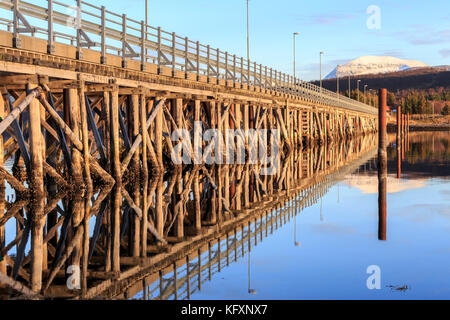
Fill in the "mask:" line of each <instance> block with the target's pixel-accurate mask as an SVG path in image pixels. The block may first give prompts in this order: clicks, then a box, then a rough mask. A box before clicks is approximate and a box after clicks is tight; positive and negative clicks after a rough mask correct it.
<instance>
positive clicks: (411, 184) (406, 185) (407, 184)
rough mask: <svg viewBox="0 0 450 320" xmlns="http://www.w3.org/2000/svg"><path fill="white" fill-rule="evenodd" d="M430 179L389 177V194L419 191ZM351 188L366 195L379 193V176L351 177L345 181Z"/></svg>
mask: <svg viewBox="0 0 450 320" xmlns="http://www.w3.org/2000/svg"><path fill="white" fill-rule="evenodd" d="M427 180H428V179H424V178H422V179H400V180H399V179H397V177H395V176H388V178H387V192H388V193H397V192H402V191H405V190H411V189H419V188H423V187H425V186H426V185H427ZM344 182H345V183H346V184H347V185H349V186H351V187H355V188H358V189H359V190H361V192H362V193H365V194H376V193H378V176H376V175H367V174H362V175H361V174H360V175H351V176H349V177H347V178H346V179H345V181H344Z"/></svg>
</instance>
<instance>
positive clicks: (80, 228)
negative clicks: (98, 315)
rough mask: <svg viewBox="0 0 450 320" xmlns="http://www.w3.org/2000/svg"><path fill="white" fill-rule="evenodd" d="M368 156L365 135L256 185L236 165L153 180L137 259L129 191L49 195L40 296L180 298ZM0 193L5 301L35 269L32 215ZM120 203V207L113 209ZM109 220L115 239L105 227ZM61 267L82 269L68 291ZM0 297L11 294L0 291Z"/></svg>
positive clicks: (252, 175)
mask: <svg viewBox="0 0 450 320" xmlns="http://www.w3.org/2000/svg"><path fill="white" fill-rule="evenodd" d="M375 148H376V139H375V137H374V136H370V135H367V136H362V137H359V138H355V139H353V140H350V141H348V142H345V143H344V142H342V143H333V144H329V145H322V146H317V147H314V148H312V149H308V150H306V151H301V152H300V151H299V152H293V153H290V154H288V155H286V156H285V157H284V158H283V159H282V161H281V163H280V170H278V172H277V174H276V175H273V176H260V175H259V174H258V172H259V170H260V166H258V165H237V166H220V167H217V166H213V167H210V168H206V167H194V166H193V167H186V168H184V170H180V171H175V172H172V173H170V174H167V175H166V176H164V177H162V176H161V177H154V178H152V179H151V180H150V182H149V188H148V210H149V215H148V221H147V223H148V225H147V227H148V228H147V230H146V231H148V235H147V239H146V243H145V244H146V255H145V256H142V255H141V254H140V252H141V250H142V246H143V243H142V241H141V240H142V233H141V231H142V229H137V228H135V219H137V218H139V212H140V208H139V205H138V204H136V203H135V202H134V201H133V199H131V198H130V197H129V196H127V193H128V192H127V190H130V185H129V186H128V187H127V188H125V187H124V188H122V190H121V189H116V190H115V191H114V192H111V190H109V189H106V188H103V189H102V187H101V186H100V187H98V188H97V190H96V191H95V192H94V194H95V197H93V198H92V199H91V201H89V200H86V199H83V198H80V197H76V196H74V195H71V196H70V197H69V196H68V195H67V194H65V193H64V192H60V193H57V194H56V195H53V196H52V197H50V196H49V197H48V198H46V199H45V202H46V207H45V209H44V211H45V214H46V215H47V219H48V221H50V222H52V220H51V219H54V220H53V222H52V223H49V222H48V223H47V226H46V229H45V230H46V232H45V234H44V239H43V242H42V245H43V247H44V252H45V255H44V257H43V266H44V272H43V287H44V295H45V297H48V298H49V297H68V298H69V297H71V298H77V297H78V298H95V297H100V296H105V297H132V296H134V295H135V293H137V292H139V291H141V290H142V288H143V287H144V282H145V284H152V286H151V287H152V297H159V298H162V299H167V298H171V297H173V298H177V299H180V298H189V297H190V295H191V294H192V293H194V292H195V290H200V288H201V284H202V282H203V281H206V280H207V279H210V278H211V277H212V276H213V275H214V274H215V273H217V272H220V270H221V269H222V268H223V267H225V266H227V265H229V264H230V263H231V262H233V261H235V260H238V259H239V258H241V257H243V256H244V255H245V254H246V253H247V252H248V251H249V250H250V248H251V246H254V245H257V244H258V242H261V241H262V240H263V239H264V238H265V237H267V236H268V235H269V234H271V233H272V232H274V230H277V229H278V228H279V227H280V226H281V225H283V224H285V223H286V221H287V220H290V219H291V218H292V217H293V216H294V215H295V214H296V213H297V212H298V211H299V210H301V209H302V208H304V207H307V206H310V205H312V204H314V203H315V202H316V201H317V200H318V199H320V197H321V196H322V195H323V194H324V193H326V192H327V190H328V189H329V188H330V186H331V185H332V184H333V183H334V182H335V181H337V180H338V179H339V177H340V175H342V174H345V173H346V172H350V171H352V170H355V169H356V168H358V166H360V165H361V164H363V163H364V162H365V161H367V160H368V159H369V158H370V157H372V156H373V155H374V154H375ZM2 192H3V196H2V197H0V199H1V201H0V205H2V206H4V208H6V212H5V215H4V216H3V217H1V218H0V227H1V228H2V229H5V226H6V242H5V244H4V246H2V248H1V254H2V256H4V262H3V267H4V269H3V270H4V271H2V270H0V273H1V272H3V273H6V274H7V275H8V277H9V279H16V282H14V283H11V284H10V287H13V288H15V290H14V291H12V292H13V293H14V292H16V291H19V292H21V293H22V294H25V295H28V296H29V295H32V293H31V292H30V291H28V289H27V287H28V285H29V284H30V281H31V268H32V263H33V262H34V261H33V257H32V255H31V250H30V246H32V245H33V244H32V243H31V239H29V236H30V224H31V221H30V219H29V218H28V217H29V216H30V215H31V214H32V210H33V206H32V205H31V204H30V203H29V202H28V200H27V199H24V200H22V199H20V198H19V199H18V200H17V201H16V202H14V203H10V202H8V201H5V200H4V199H5V197H4V192H5V191H4V190H3V191H2ZM130 192H132V190H131V191H130ZM0 196H1V195H0ZM122 197H123V198H125V200H126V201H125V202H124V204H123V205H122V206H115V201H116V199H118V198H122ZM116 213H118V214H119V216H120V225H119V229H118V230H119V232H118V233H117V232H114V230H116V229H115V227H114V225H113V224H112V223H111V218H112V216H113V215H114V214H116ZM80 221H81V222H80ZM92 226H93V228H92ZM89 230H91V231H89ZM117 245H118V247H117ZM198 257H201V258H200V259H199V258H198ZM70 265H80V266H81V290H69V289H68V288H67V285H66V283H67V279H68V277H69V276H70V275H68V274H66V270H67V267H68V266H70ZM114 265H118V266H119V271H117V269H114V267H113V266H114ZM187 265H189V268H187V267H186V266H187ZM174 270H176V272H174ZM199 271H200V272H199ZM160 279H163V280H162V281H160ZM193 279H196V280H193ZM193 281H194V282H195V283H194V282H193ZM155 284H156V287H155ZM161 288H162V289H161ZM0 294H2V296H5V297H6V296H9V295H10V294H11V291H10V290H6V291H5V290H2V289H1V288H0ZM3 294H4V295H3ZM14 295H15V294H13V296H14ZM161 295H162V297H161ZM147 296H148V294H146V297H147Z"/></svg>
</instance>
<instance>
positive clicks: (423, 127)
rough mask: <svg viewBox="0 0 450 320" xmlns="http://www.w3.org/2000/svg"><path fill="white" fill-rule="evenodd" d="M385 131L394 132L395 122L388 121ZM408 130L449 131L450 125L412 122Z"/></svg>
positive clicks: (395, 129)
mask: <svg viewBox="0 0 450 320" xmlns="http://www.w3.org/2000/svg"><path fill="white" fill-rule="evenodd" d="M387 131H388V133H395V132H397V125H396V124H392V123H388V125H387ZM409 131H410V132H421V131H423V132H425V131H450V125H449V124H439V125H429V124H423V125H417V124H413V125H410V128H409Z"/></svg>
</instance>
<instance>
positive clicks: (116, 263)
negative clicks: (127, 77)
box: [110, 86, 122, 272]
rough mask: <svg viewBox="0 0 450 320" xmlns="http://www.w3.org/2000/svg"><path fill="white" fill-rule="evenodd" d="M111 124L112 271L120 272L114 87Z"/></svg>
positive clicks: (116, 99) (119, 176) (116, 98)
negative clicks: (112, 186)
mask: <svg viewBox="0 0 450 320" xmlns="http://www.w3.org/2000/svg"><path fill="white" fill-rule="evenodd" d="M110 99H111V103H110V106H111V109H110V124H111V172H112V175H113V178H114V179H115V180H116V184H115V186H114V189H113V192H112V196H111V233H112V243H111V244H112V250H111V266H112V271H115V272H119V271H120V207H121V204H122V195H121V191H120V189H121V187H122V174H121V172H120V147H119V88H118V87H117V86H113V90H112V92H111V95H110Z"/></svg>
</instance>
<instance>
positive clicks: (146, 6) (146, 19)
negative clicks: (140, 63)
mask: <svg viewBox="0 0 450 320" xmlns="http://www.w3.org/2000/svg"><path fill="white" fill-rule="evenodd" d="M145 40H148V0H145ZM147 57H148V49H147V46H145V61H148V60H147Z"/></svg>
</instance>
